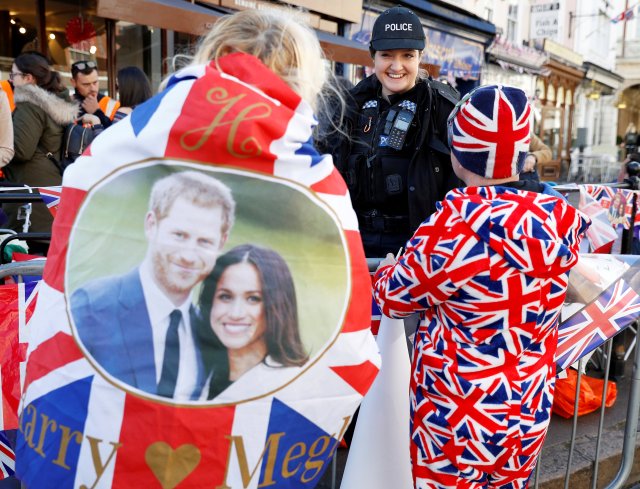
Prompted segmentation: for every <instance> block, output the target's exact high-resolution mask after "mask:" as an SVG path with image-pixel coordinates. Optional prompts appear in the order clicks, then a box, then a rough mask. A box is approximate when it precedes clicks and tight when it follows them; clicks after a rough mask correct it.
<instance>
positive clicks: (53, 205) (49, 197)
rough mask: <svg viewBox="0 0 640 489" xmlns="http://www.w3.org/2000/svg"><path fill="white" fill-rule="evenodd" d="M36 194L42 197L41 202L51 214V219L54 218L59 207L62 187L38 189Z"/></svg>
mask: <svg viewBox="0 0 640 489" xmlns="http://www.w3.org/2000/svg"><path fill="white" fill-rule="evenodd" d="M38 192H39V193H40V195H41V196H42V200H43V201H44V203H45V205H46V206H47V208H48V209H49V212H51V215H53V217H56V214H57V213H58V206H59V205H60V194H61V193H62V187H40V188H38Z"/></svg>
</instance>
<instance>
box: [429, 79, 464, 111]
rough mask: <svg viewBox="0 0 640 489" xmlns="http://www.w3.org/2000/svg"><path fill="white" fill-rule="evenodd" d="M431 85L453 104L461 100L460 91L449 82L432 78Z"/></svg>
mask: <svg viewBox="0 0 640 489" xmlns="http://www.w3.org/2000/svg"><path fill="white" fill-rule="evenodd" d="M429 85H431V87H432V88H434V89H435V90H436V91H437V92H438V93H439V94H440V95H442V96H443V97H444V98H446V99H447V100H448V101H449V102H451V103H452V104H453V105H456V104H457V103H458V101H459V100H460V93H459V92H458V90H456V89H455V88H453V87H452V86H451V85H449V84H447V83H442V82H439V81H437V80H433V79H430V80H429Z"/></svg>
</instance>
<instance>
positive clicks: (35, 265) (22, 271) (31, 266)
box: [0, 258, 46, 279]
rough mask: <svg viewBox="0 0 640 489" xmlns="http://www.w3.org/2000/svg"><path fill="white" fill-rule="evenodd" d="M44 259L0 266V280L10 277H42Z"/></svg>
mask: <svg viewBox="0 0 640 489" xmlns="http://www.w3.org/2000/svg"><path fill="white" fill-rule="evenodd" d="M45 261H46V260H45V258H42V259H35V260H29V261H18V262H13V263H5V264H4V265H0V279H2V278H5V277H9V276H11V275H42V271H43V270H44V264H45Z"/></svg>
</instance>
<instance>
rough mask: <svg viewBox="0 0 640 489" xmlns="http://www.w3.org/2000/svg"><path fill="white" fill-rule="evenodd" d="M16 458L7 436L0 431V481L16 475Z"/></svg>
mask: <svg viewBox="0 0 640 489" xmlns="http://www.w3.org/2000/svg"><path fill="white" fill-rule="evenodd" d="M15 467H16V456H15V454H14V453H13V450H12V449H11V445H10V444H9V440H8V439H7V436H6V435H5V434H4V433H3V432H1V431H0V480H2V479H6V478H7V477H10V476H12V475H13V474H14V473H15Z"/></svg>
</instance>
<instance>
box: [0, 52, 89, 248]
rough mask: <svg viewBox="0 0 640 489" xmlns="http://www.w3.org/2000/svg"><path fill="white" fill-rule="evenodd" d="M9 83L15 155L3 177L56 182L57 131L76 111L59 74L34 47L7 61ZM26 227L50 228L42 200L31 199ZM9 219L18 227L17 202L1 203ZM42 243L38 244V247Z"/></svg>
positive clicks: (37, 183) (33, 182) (45, 183)
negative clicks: (13, 97) (13, 100)
mask: <svg viewBox="0 0 640 489" xmlns="http://www.w3.org/2000/svg"><path fill="white" fill-rule="evenodd" d="M10 78H11V81H12V82H13V85H14V87H15V92H14V93H15V103H16V108H15V111H14V112H13V133H14V150H15V155H14V157H13V160H11V163H9V164H8V165H7V166H6V167H5V168H4V169H3V171H4V173H5V175H6V177H7V179H8V180H10V181H12V182H15V183H17V184H21V185H22V184H25V185H29V186H30V187H48V186H55V185H60V184H61V182H62V176H61V175H60V169H59V167H58V166H57V164H56V163H55V162H54V160H58V159H59V158H60V149H61V147H62V135H63V132H64V128H65V126H66V125H67V124H70V123H72V122H73V121H74V120H75V119H76V117H77V114H78V110H79V109H78V106H77V105H76V104H75V103H72V102H70V101H69V95H68V92H67V90H66V89H65V88H64V86H63V85H62V81H61V79H60V74H59V73H58V72H56V71H53V70H52V69H51V66H49V62H48V61H47V59H46V58H45V57H44V56H42V55H41V54H39V53H33V52H29V53H22V54H21V55H19V56H18V57H16V59H15V60H14V62H13V66H12V67H11V74H10ZM32 206H33V207H32V212H31V217H30V221H31V226H30V227H29V229H28V230H29V231H33V232H50V231H51V225H52V223H53V217H52V216H51V213H50V212H49V210H48V209H47V207H46V206H45V204H44V203H34V204H32ZM3 207H4V209H5V212H7V215H8V216H9V225H10V227H11V228H12V229H14V230H16V231H22V230H23V224H24V221H23V220H18V209H19V207H20V205H19V204H6V205H5V206H3ZM45 250H46V246H43V249H40V250H31V251H36V252H42V251H45Z"/></svg>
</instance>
